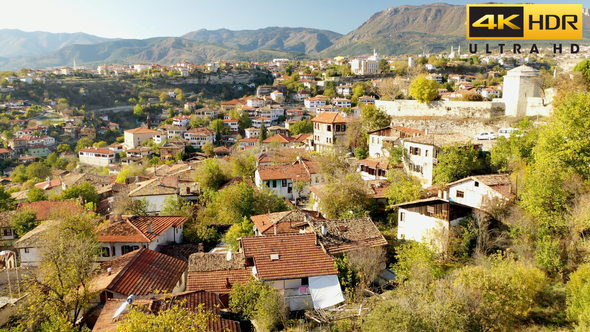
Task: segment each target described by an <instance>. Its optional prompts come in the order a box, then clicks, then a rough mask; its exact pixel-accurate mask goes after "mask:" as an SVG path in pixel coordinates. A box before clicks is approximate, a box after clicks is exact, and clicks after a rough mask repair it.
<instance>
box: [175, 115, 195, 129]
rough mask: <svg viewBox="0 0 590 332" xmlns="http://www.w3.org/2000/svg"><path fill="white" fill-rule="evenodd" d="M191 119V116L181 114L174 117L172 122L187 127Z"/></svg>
mask: <svg viewBox="0 0 590 332" xmlns="http://www.w3.org/2000/svg"><path fill="white" fill-rule="evenodd" d="M190 121H191V117H190V116H188V115H179V116H176V117H174V118H172V124H173V125H174V126H177V127H186V126H188V124H189V122H190Z"/></svg>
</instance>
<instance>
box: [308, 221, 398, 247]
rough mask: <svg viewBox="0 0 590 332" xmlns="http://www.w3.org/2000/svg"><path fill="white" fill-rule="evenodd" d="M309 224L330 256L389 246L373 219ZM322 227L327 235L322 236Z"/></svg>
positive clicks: (310, 222) (312, 222) (311, 222)
mask: <svg viewBox="0 0 590 332" xmlns="http://www.w3.org/2000/svg"><path fill="white" fill-rule="evenodd" d="M309 224H310V225H311V228H312V230H313V231H314V232H315V233H316V234H317V236H318V239H319V241H320V243H321V244H322V246H323V247H324V248H325V249H326V251H327V252H328V254H330V255H334V254H338V253H342V252H346V251H351V250H356V249H362V248H369V247H380V246H384V245H386V244H387V241H386V240H385V238H384V237H383V235H381V232H380V231H379V230H378V229H377V227H376V226H375V224H374V223H373V221H372V220H371V218H354V219H337V220H310V221H309ZM322 225H324V226H325V227H326V235H323V234H322Z"/></svg>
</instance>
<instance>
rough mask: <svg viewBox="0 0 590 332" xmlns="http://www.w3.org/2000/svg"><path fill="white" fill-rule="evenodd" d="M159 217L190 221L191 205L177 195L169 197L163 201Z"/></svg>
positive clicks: (191, 214)
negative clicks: (175, 217) (176, 217)
mask: <svg viewBox="0 0 590 332" xmlns="http://www.w3.org/2000/svg"><path fill="white" fill-rule="evenodd" d="M160 215H162V216H181V217H185V218H187V219H190V218H192V216H193V211H192V205H191V203H190V202H188V201H186V200H184V199H183V198H182V197H180V196H178V195H171V196H168V197H166V198H165V199H164V203H163V204H162V208H161V211H160Z"/></svg>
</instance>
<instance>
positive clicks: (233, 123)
mask: <svg viewBox="0 0 590 332" xmlns="http://www.w3.org/2000/svg"><path fill="white" fill-rule="evenodd" d="M223 123H225V125H226V126H228V127H229V130H230V131H231V132H237V131H238V130H239V129H240V126H239V121H238V120H236V119H225V120H223Z"/></svg>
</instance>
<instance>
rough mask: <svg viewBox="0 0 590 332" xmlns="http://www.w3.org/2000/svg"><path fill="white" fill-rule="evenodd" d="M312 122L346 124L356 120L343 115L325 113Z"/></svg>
mask: <svg viewBox="0 0 590 332" xmlns="http://www.w3.org/2000/svg"><path fill="white" fill-rule="evenodd" d="M311 121H312V122H319V123H346V122H352V121H354V120H353V119H352V118H350V117H348V116H345V115H344V114H342V113H335V112H324V113H322V114H320V115H318V116H316V117H315V118H313V119H312V120H311Z"/></svg>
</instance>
